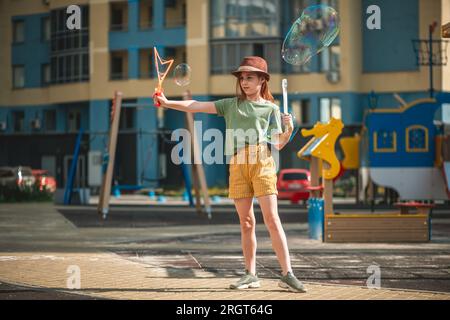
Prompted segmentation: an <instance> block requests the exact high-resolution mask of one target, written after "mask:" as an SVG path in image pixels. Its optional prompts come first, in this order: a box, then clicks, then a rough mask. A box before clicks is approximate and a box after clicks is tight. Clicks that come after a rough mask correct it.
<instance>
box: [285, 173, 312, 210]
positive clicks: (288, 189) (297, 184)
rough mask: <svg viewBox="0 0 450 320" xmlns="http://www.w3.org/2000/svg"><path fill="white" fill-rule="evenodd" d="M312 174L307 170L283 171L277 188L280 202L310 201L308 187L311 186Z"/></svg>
mask: <svg viewBox="0 0 450 320" xmlns="http://www.w3.org/2000/svg"><path fill="white" fill-rule="evenodd" d="M310 180H311V174H310V172H309V171H308V170H306V169H282V170H280V173H279V174H278V181H277V188H278V199H280V200H291V201H292V200H294V202H298V201H300V200H302V201H306V200H308V199H309V191H308V189H307V188H308V186H309V185H310Z"/></svg>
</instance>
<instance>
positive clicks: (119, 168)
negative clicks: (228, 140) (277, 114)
mask: <svg viewBox="0 0 450 320" xmlns="http://www.w3.org/2000/svg"><path fill="white" fill-rule="evenodd" d="M74 2H75V1H73V0H71V1H67V0H42V1H40V0H16V1H10V0H0V36H1V39H3V41H2V44H1V48H0V66H1V67H0V68H1V70H2V72H1V73H0V82H1V86H0V166H1V165H29V166H31V167H33V168H45V169H48V170H49V171H50V172H51V173H52V174H54V175H55V177H57V180H58V184H59V185H60V186H61V185H64V184H65V182H66V177H67V173H68V170H69V167H70V163H71V159H72V153H73V150H74V148H75V141H76V137H77V135H78V134H79V133H80V131H82V133H81V134H82V135H83V140H82V141H83V143H82V145H81V157H80V158H79V160H78V161H79V166H78V168H79V170H78V173H77V179H76V182H75V183H76V185H77V186H84V187H85V186H89V187H92V188H97V187H98V186H99V185H100V181H101V179H100V178H101V175H100V172H101V158H102V154H103V153H104V151H105V148H106V146H107V141H108V135H107V134H108V130H109V126H110V108H111V99H112V97H113V94H114V91H116V90H120V91H121V92H123V98H124V103H126V107H124V108H123V109H122V113H121V115H120V116H121V120H120V133H119V139H118V147H117V156H116V162H115V163H116V166H115V167H116V168H115V173H114V179H115V180H116V181H117V183H119V184H122V185H139V186H164V185H176V184H179V183H180V179H179V177H180V175H181V169H180V167H179V166H176V165H174V164H173V163H172V162H171V161H170V155H171V150H172V148H173V146H174V145H175V144H174V142H172V141H170V138H171V135H170V133H171V131H172V130H174V129H177V128H182V127H185V122H184V121H185V117H184V115H183V114H182V113H180V112H177V111H173V110H163V109H158V108H154V107H152V99H151V95H152V94H153V90H154V88H155V86H156V83H157V81H156V76H155V71H154V66H153V51H152V49H153V47H154V46H156V47H157V48H158V51H159V52H160V55H161V56H163V57H172V58H174V59H175V63H174V66H176V65H177V64H179V63H187V64H189V66H190V67H191V70H192V74H191V81H190V84H189V85H188V86H187V87H180V86H177V85H176V83H175V82H174V81H173V77H171V76H170V75H169V78H168V79H167V80H166V81H165V82H164V91H165V93H166V95H167V96H169V97H171V98H175V99H177V98H179V99H181V97H182V94H183V92H184V91H185V90H186V89H189V91H190V92H191V93H192V96H193V98H194V99H197V100H202V101H209V100H217V99H221V98H224V97H230V96H233V95H234V94H235V79H234V78H233V77H232V76H231V75H230V71H232V70H233V69H235V68H236V67H237V66H238V65H239V62H240V60H241V59H242V57H244V56H246V55H259V56H263V57H264V58H266V60H267V61H268V62H269V71H270V73H271V75H272V77H271V81H270V88H271V91H272V93H273V94H274V96H275V99H277V100H278V102H280V101H281V100H282V97H281V80H282V79H283V78H287V79H288V81H289V104H290V109H291V110H292V113H293V114H294V116H295V117H296V121H298V125H299V126H300V127H311V126H313V125H314V123H316V122H317V121H328V120H329V119H330V117H337V118H341V119H342V120H343V122H344V124H345V126H346V130H345V134H346V135H352V134H353V133H355V132H358V131H359V130H360V128H361V125H362V123H363V118H364V112H365V111H366V110H367V109H368V108H376V107H383V108H397V107H398V106H399V102H398V101H397V100H396V99H395V98H394V94H395V93H397V94H398V95H400V96H401V97H402V98H403V99H404V100H405V101H412V100H415V99H417V98H422V97H427V95H428V87H429V76H428V68H427V67H419V66H417V64H416V56H415V52H414V50H413V46H412V40H413V39H426V38H427V37H428V26H429V25H430V24H431V23H432V22H433V21H437V22H438V24H439V25H441V24H442V23H443V22H444V21H449V20H450V1H449V0H431V1H430V0H396V1H390V0H288V1H281V0H252V1H237V0H223V1H222V0H221V1H219V0H128V1H107V0H91V1H88V0H78V1H76V5H78V7H79V8H80V9H81V28H80V29H75V30H71V29H69V28H68V27H67V19H68V18H69V17H70V16H71V13H67V8H68V7H69V6H70V5H73V4H74ZM320 3H322V4H328V5H330V6H333V7H334V8H336V10H337V11H338V12H339V14H340V19H341V30H340V34H339V37H338V39H336V41H335V42H334V43H333V45H332V46H330V47H329V48H328V49H327V50H325V51H323V52H322V53H321V54H319V55H317V56H315V57H314V58H313V59H312V61H311V62H310V63H309V64H308V65H307V66H302V67H294V66H291V65H288V64H286V63H285V62H284V61H283V60H282V58H281V46H282V43H283V40H284V37H285V35H286V33H287V32H288V31H289V28H290V26H291V25H292V23H293V22H294V21H295V20H296V19H297V18H298V17H299V16H300V14H301V12H302V10H303V9H304V8H305V7H307V6H309V5H314V4H320ZM371 5H377V6H378V7H379V8H380V12H381V29H374V30H371V29H369V28H368V26H367V23H366V22H367V19H368V18H369V17H370V16H371V14H370V13H367V8H368V7H369V6H371ZM435 36H436V38H439V34H438V33H436V35H435ZM434 71H435V72H434V84H435V90H436V91H438V92H450V66H445V67H439V68H438V67H436V68H435V69H434ZM371 92H374V94H373V93H372V94H371ZM374 102H375V104H376V105H373V104H374ZM436 117H437V118H439V117H440V114H439V112H438V113H437V114H436ZM195 119H196V120H197V121H200V122H201V125H202V129H203V130H206V129H208V128H218V129H220V130H222V131H224V129H225V125H224V121H223V119H222V118H219V117H216V116H213V115H206V114H197V115H195ZM207 143H208V142H205V143H203V145H204V146H205V145H206V144H207ZM303 143H304V140H303V139H302V138H301V137H300V133H298V134H297V136H296V137H295V138H294V140H293V141H292V142H291V143H290V144H289V145H288V146H287V147H286V148H285V149H284V150H283V151H282V154H281V167H305V166H306V164H305V163H303V162H302V161H301V160H299V159H297V158H296V152H297V151H298V150H299V149H300V148H301V146H302V145H303ZM205 171H206V176H207V180H208V184H209V185H213V186H214V185H215V186H226V185H227V183H228V173H227V165H226V164H211V165H205Z"/></svg>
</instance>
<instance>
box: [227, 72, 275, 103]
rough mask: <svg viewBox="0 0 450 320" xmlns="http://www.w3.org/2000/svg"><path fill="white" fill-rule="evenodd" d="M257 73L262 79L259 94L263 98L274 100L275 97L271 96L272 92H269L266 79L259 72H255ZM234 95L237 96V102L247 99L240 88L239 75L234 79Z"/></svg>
mask: <svg viewBox="0 0 450 320" xmlns="http://www.w3.org/2000/svg"><path fill="white" fill-rule="evenodd" d="M257 75H258V77H260V78H263V79H264V81H263V83H262V85H261V92H260V96H261V97H262V98H263V99H265V100H268V101H270V102H275V99H274V98H273V96H272V93H270V90H269V84H268V83H267V79H266V78H265V77H264V76H262V75H261V74H258V73H257ZM236 96H237V98H238V101H239V102H241V101H244V100H245V99H247V96H246V95H245V93H244V90H242V87H241V81H240V76H239V77H238V78H237V80H236Z"/></svg>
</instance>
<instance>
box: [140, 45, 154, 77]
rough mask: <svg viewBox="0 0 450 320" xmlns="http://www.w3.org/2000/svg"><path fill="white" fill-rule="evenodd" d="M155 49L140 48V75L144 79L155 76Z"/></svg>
mask: <svg viewBox="0 0 450 320" xmlns="http://www.w3.org/2000/svg"><path fill="white" fill-rule="evenodd" d="M153 64H154V62H153V50H152V49H140V50H139V77H140V78H142V79H147V78H152V77H153V69H154V67H153Z"/></svg>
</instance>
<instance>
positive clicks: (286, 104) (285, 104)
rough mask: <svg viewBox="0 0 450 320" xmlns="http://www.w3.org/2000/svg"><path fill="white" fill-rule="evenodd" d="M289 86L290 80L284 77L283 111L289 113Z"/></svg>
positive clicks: (282, 83)
mask: <svg viewBox="0 0 450 320" xmlns="http://www.w3.org/2000/svg"><path fill="white" fill-rule="evenodd" d="M287 86H288V81H287V79H283V81H282V82H281V87H282V89H283V113H284V114H288V95H287Z"/></svg>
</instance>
